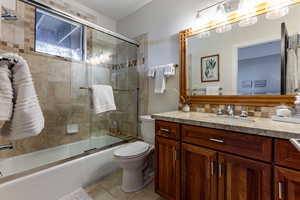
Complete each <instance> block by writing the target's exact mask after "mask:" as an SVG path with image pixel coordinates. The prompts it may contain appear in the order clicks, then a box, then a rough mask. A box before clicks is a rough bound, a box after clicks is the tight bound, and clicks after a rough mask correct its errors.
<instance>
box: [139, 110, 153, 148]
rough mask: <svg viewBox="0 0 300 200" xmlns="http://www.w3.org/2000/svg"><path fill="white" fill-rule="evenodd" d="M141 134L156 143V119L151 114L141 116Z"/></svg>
mask: <svg viewBox="0 0 300 200" xmlns="http://www.w3.org/2000/svg"><path fill="white" fill-rule="evenodd" d="M140 123H141V136H142V138H143V140H144V141H145V142H147V143H149V144H154V140H155V139H154V138H155V120H154V119H152V118H151V116H150V115H145V116H140Z"/></svg>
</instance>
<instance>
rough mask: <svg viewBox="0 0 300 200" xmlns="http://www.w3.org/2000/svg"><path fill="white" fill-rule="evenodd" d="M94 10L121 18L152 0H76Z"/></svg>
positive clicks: (114, 17)
mask: <svg viewBox="0 0 300 200" xmlns="http://www.w3.org/2000/svg"><path fill="white" fill-rule="evenodd" d="M76 1H77V2H78V3H80V4H82V5H85V6H87V7H89V8H91V9H93V10H96V11H98V12H100V13H101V14H104V15H106V16H108V17H111V18H113V19H115V20H120V19H122V18H124V17H126V16H128V15H130V14H132V13H134V12H135V11H137V10H138V9H140V8H142V7H143V6H145V5H146V4H148V3H150V2H151V1H152V0H76Z"/></svg>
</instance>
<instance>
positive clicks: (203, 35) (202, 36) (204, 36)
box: [197, 31, 210, 38]
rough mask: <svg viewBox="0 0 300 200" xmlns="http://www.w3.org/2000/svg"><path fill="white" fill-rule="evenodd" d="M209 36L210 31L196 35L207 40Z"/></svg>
mask: <svg viewBox="0 0 300 200" xmlns="http://www.w3.org/2000/svg"><path fill="white" fill-rule="evenodd" d="M209 36H210V31H203V32H201V33H199V34H198V36H197V37H198V38H208V37H209Z"/></svg>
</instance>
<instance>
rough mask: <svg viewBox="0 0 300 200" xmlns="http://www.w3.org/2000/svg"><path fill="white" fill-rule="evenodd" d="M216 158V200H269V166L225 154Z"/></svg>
mask: <svg viewBox="0 0 300 200" xmlns="http://www.w3.org/2000/svg"><path fill="white" fill-rule="evenodd" d="M218 157H219V159H218V169H219V170H218V177H219V178H218V180H219V184H218V194H219V195H218V196H219V198H218V200H271V196H272V178H271V175H272V167H271V165H269V164H265V163H262V162H258V161H253V160H250V159H245V158H241V157H238V156H233V155H230V154H226V153H219V156H218Z"/></svg>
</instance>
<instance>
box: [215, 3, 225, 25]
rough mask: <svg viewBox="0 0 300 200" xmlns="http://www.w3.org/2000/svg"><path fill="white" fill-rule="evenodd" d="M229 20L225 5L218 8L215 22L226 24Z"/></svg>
mask: <svg viewBox="0 0 300 200" xmlns="http://www.w3.org/2000/svg"><path fill="white" fill-rule="evenodd" d="M226 19H227V13H226V11H225V7H224V4H220V5H218V6H217V8H216V15H215V20H216V21H217V22H224V21H225V20H226Z"/></svg>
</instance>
